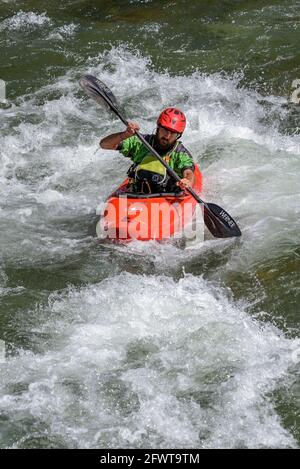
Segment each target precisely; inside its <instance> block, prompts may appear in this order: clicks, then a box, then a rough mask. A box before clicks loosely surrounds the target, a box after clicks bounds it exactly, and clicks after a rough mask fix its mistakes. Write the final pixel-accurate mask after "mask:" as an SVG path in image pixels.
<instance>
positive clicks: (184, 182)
mask: <svg viewBox="0 0 300 469" xmlns="http://www.w3.org/2000/svg"><path fill="white" fill-rule="evenodd" d="M192 185H193V184H192V181H190V180H189V179H187V178H183V179H180V181H178V182H177V186H179V187H181V189H186V188H187V187H192Z"/></svg>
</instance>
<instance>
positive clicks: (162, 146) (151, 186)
mask: <svg viewBox="0 0 300 469" xmlns="http://www.w3.org/2000/svg"><path fill="white" fill-rule="evenodd" d="M185 126H186V118H185V115H184V114H183V112H181V111H180V110H179V109H177V108H167V109H164V110H163V111H162V112H161V114H160V115H159V117H158V119H157V129H156V132H155V134H149V135H143V136H144V137H145V139H146V140H147V142H149V143H150V145H151V146H153V148H154V149H155V150H156V151H157V152H158V153H159V155H160V156H162V157H163V158H164V160H165V161H166V162H167V163H168V165H169V166H170V167H171V168H172V169H173V170H174V171H175V172H176V173H177V174H178V175H179V177H180V178H181V180H180V183H176V181H175V180H173V179H172V178H171V177H170V176H169V175H168V174H167V172H166V169H165V168H164V166H163V165H162V164H161V163H160V162H159V161H158V160H157V159H156V158H155V157H154V156H153V155H151V154H149V151H148V150H147V148H146V147H145V146H144V145H143V143H142V142H141V141H140V140H139V138H138V137H137V136H136V135H135V131H138V130H139V129H140V127H139V125H138V124H136V123H135V122H129V124H128V127H127V128H126V130H125V131H124V132H118V133H115V134H111V135H108V136H107V137H105V138H103V139H102V140H100V147H101V148H103V149H106V150H119V151H120V152H121V153H122V154H123V155H124V156H125V157H127V158H130V159H131V160H132V161H133V164H132V166H131V167H130V168H129V171H128V177H129V188H128V189H129V190H131V191H133V192H142V193H146V194H148V193H160V192H176V190H182V189H184V188H185V187H191V186H192V185H193V183H194V163H193V158H192V155H191V154H190V153H189V151H188V150H187V149H186V148H185V147H184V146H183V144H182V143H181V141H180V140H179V139H180V137H181V135H182V134H183V132H184V130H185ZM178 185H179V186H180V187H178Z"/></svg>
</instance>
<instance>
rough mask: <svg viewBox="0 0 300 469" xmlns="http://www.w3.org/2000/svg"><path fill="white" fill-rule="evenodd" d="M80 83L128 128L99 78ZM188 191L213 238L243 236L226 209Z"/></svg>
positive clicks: (171, 174)
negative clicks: (202, 207)
mask: <svg viewBox="0 0 300 469" xmlns="http://www.w3.org/2000/svg"><path fill="white" fill-rule="evenodd" d="M79 83H80V85H81V87H82V88H83V89H84V91H85V92H86V94H87V95H88V96H90V97H91V98H92V99H94V101H96V102H97V103H98V104H100V105H103V102H104V103H106V104H107V106H108V108H109V109H111V110H112V111H113V112H114V113H115V114H116V115H117V116H118V117H119V119H121V121H122V122H123V124H125V125H126V127H127V126H128V121H127V120H126V119H125V117H123V115H122V114H121V113H120V111H119V110H118V104H117V100H116V98H115V96H114V95H113V93H112V92H111V90H110V89H109V88H108V87H107V86H106V85H105V84H104V83H103V82H102V81H100V80H98V78H96V77H94V76H93V75H85V76H83V77H82V78H81V80H80V82H79ZM135 134H136V135H137V137H138V138H139V139H140V140H141V142H143V144H144V145H145V147H146V148H147V149H148V150H149V151H150V153H152V155H153V156H155V157H156V158H157V159H158V160H159V161H160V162H161V164H162V165H163V166H164V167H165V168H166V170H167V171H168V173H169V175H170V176H172V177H173V178H174V179H175V180H176V181H178V182H179V181H180V177H179V176H178V175H177V174H176V173H175V171H173V169H171V168H170V166H169V165H168V164H167V163H166V162H165V160H164V159H163V158H162V157H161V156H160V155H159V154H158V153H157V152H156V151H155V150H154V148H152V147H151V145H149V143H148V142H147V141H146V140H145V139H144V137H143V136H142V135H141V134H140V133H139V132H137V131H136V132H135ZM186 190H187V191H188V192H189V193H190V194H191V195H192V196H193V197H194V198H195V199H196V201H197V202H198V203H199V204H202V205H203V206H204V223H205V224H206V226H207V228H208V229H209V231H210V232H211V234H212V235H213V236H215V237H216V238H231V237H234V236H241V234H242V233H241V231H240V229H239V227H238V226H237V224H236V222H235V221H234V220H233V218H232V217H231V216H230V215H229V214H228V213H227V212H225V210H224V209H222V208H221V207H219V206H218V205H216V204H212V203H206V202H204V201H203V200H202V199H200V197H199V196H198V194H196V192H195V191H194V190H193V189H192V188H191V187H187V188H186Z"/></svg>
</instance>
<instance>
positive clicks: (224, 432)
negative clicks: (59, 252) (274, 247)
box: [0, 274, 295, 448]
mask: <svg viewBox="0 0 300 469" xmlns="http://www.w3.org/2000/svg"><path fill="white" fill-rule="evenodd" d="M154 299H155V300H154ZM35 316H36V319H38V321H37V322H38V323H39V324H40V325H39V326H38V325H36V327H33V326H31V329H32V330H33V331H34V332H35V334H37V337H38V336H39V334H41V341H40V344H39V345H40V347H41V348H42V350H43V352H42V353H40V354H38V355H33V354H28V353H26V354H21V355H20V356H19V357H15V358H11V359H9V360H8V363H6V365H5V364H4V365H2V370H1V371H2V376H3V380H2V382H1V388H2V389H4V388H3V387H7V386H12V385H13V384H16V383H19V386H22V388H23V391H22V392H19V393H17V394H16V395H13V394H11V395H10V396H8V395H5V394H2V393H1V398H0V408H1V411H2V412H4V413H5V415H6V416H8V418H12V419H13V420H14V421H16V422H17V421H22V419H23V418H24V417H25V415H27V416H28V418H34V419H37V420H38V421H39V422H40V424H42V425H46V427H47V429H48V430H47V431H48V435H50V436H51V435H56V436H59V437H60V438H61V440H62V441H63V442H64V444H65V445H66V446H68V447H72V446H74V445H75V446H76V447H77V446H78V447H86V448H87V447H106V446H105V445H106V444H107V442H108V441H107V438H110V446H112V447H128V446H133V447H139V446H142V445H145V446H146V447H155V448H159V447H167V448H171V447H206V448H208V447H237V446H244V447H256V448H257V447H269V448H270V447H273V448H275V447H280V448H284V447H294V446H295V442H294V440H293V438H292V436H291V435H289V433H288V432H287V431H286V430H285V429H284V428H283V426H282V424H281V422H280V419H279V417H278V415H277V414H276V412H275V409H274V404H273V403H272V400H271V399H270V398H269V397H268V396H269V395H270V394H271V393H272V392H273V391H275V390H276V388H277V386H278V385H279V384H280V383H281V382H282V380H284V379H287V378H288V370H289V367H290V366H291V365H292V364H293V360H292V353H293V351H294V349H295V344H294V341H293V340H289V339H287V338H285V337H284V335H283V333H281V332H280V331H279V330H278V329H276V328H275V327H274V326H272V325H270V324H264V325H262V324H260V323H258V322H256V321H255V320H254V319H252V318H250V317H249V316H248V315H247V314H246V313H245V312H244V311H243V310H242V309H241V308H238V307H237V306H234V305H232V304H230V303H229V302H228V300H227V299H226V297H225V296H224V294H223V292H222V291H221V290H220V289H216V288H215V287H213V286H212V285H210V284H209V283H208V282H205V281H204V280H202V279H201V278H195V277H193V276H186V277H184V278H182V279H181V280H180V281H179V282H178V283H177V282H174V280H172V279H171V278H168V277H164V276H150V277H149V276H140V275H131V274H122V275H119V276H115V277H112V278H108V279H106V280H104V281H102V282H101V283H99V284H96V285H93V286H89V287H86V288H81V289H78V290H76V289H74V288H70V289H68V290H66V291H65V292H62V293H61V294H54V295H51V296H50V300H49V306H48V308H46V309H44V308H39V309H38V310H37V311H35V312H33V311H31V312H30V317H31V318H32V319H33V318H34V317H35ZM45 334H46V335H48V334H50V337H51V338H52V339H49V340H48V342H47V343H43V342H42V340H43V339H42V337H44V336H45ZM2 392H3V391H2ZM21 433H22V432H21ZM19 445H20V446H22V442H21V443H20V442H19V443H18V442H15V445H14V446H16V447H18V446H19Z"/></svg>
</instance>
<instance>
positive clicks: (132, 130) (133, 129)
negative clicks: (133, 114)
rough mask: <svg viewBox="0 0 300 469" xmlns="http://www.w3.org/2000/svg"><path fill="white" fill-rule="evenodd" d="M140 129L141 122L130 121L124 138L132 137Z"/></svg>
mask: <svg viewBox="0 0 300 469" xmlns="http://www.w3.org/2000/svg"><path fill="white" fill-rule="evenodd" d="M139 130H140V126H139V124H136V123H135V122H128V126H127V129H126V130H125V132H123V135H124V140H125V138H129V137H132V136H133V135H134V134H135V132H136V131H139Z"/></svg>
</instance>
